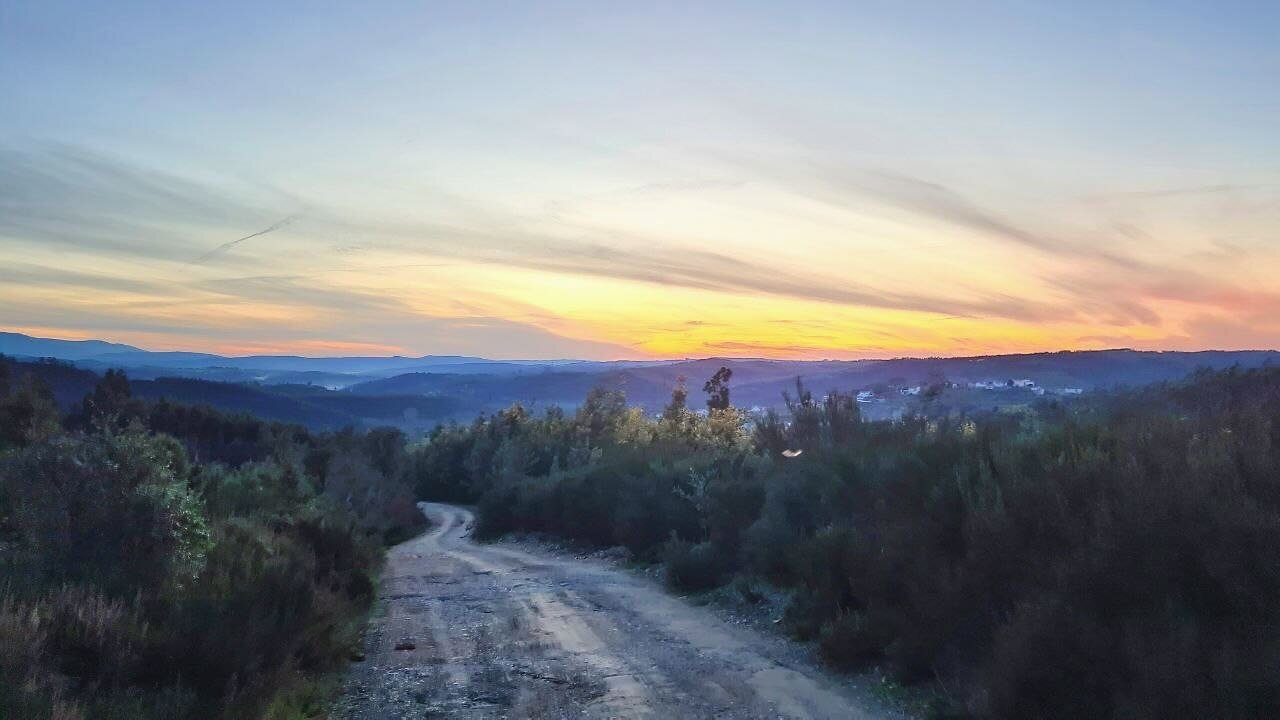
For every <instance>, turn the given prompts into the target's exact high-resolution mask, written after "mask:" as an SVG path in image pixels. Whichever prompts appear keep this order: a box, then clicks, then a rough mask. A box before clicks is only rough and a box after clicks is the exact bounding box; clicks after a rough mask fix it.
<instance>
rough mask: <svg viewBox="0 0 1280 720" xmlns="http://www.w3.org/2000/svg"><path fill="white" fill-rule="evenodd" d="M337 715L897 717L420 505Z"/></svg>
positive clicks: (701, 624) (622, 583)
mask: <svg viewBox="0 0 1280 720" xmlns="http://www.w3.org/2000/svg"><path fill="white" fill-rule="evenodd" d="M422 507H423V510H424V512H426V513H427V516H428V517H429V519H430V520H431V523H432V527H431V530H430V531H429V532H428V533H427V534H425V535H422V536H420V537H418V538H415V539H413V540H410V541H408V542H406V543H404V544H401V545H399V546H397V547H395V548H393V549H392V550H391V551H390V553H389V557H388V561H387V566H386V569H385V573H384V576H383V581H382V588H381V593H380V597H379V601H378V606H377V609H376V610H375V613H374V618H373V620H372V621H371V623H370V627H369V630H368V633H367V636H366V645H367V647H366V655H365V659H364V660H362V661H360V662H356V663H354V664H353V666H352V670H351V672H350V674H349V676H348V678H347V680H346V684H345V689H344V692H343V695H342V697H341V698H340V699H339V701H338V703H337V705H336V707H335V709H334V713H333V717H335V718H351V719H355V718H370V719H382V718H434V717H439V718H508V717H510V718H641V717H651V718H724V719H726V720H732V719H735V718H857V719H865V718H893V717H899V715H898V713H896V712H894V711H892V710H890V709H887V708H885V707H884V706H883V705H882V704H881V703H879V702H878V701H877V700H876V699H875V698H873V697H871V696H870V695H869V693H868V692H867V691H866V689H865V688H864V687H859V686H858V685H857V684H856V683H854V682H851V681H849V680H848V679H845V678H841V677H837V676H834V675H831V674H828V673H826V672H825V671H823V670H821V669H820V668H818V667H816V666H815V665H814V664H813V663H812V662H810V661H809V660H808V658H807V654H806V653H804V652H803V651H801V650H799V649H798V648H797V646H796V645H794V644H793V643H790V642H788V641H787V640H785V639H784V638H781V637H778V636H774V635H772V634H768V633H761V632H758V631H756V630H753V629H750V628H747V627H742V626H739V625H735V624H731V623H728V622H725V621H724V620H723V619H722V618H721V617H720V616H718V615H717V614H716V613H715V612H713V611H712V610H710V609H707V608H703V607H696V606H694V605H691V604H689V603H687V602H685V601H682V600H681V599H679V598H677V597H673V596H671V595H669V594H667V593H665V592H664V591H663V590H662V588H660V587H658V586H657V585H656V584H655V583H653V582H652V581H651V580H649V579H647V578H643V577H637V576H635V575H633V574H630V573H627V572H625V571H621V570H618V569H616V568H613V567H610V566H609V565H608V564H607V563H605V562H602V561H594V560H579V559H573V558H567V557H564V556H561V555H554V554H550V553H542V552H536V553H535V552H529V551H526V550H521V549H516V548H514V547H511V546H509V545H508V546H504V545H503V544H501V543H497V544H492V545H479V544H476V543H473V542H472V541H471V540H470V531H471V525H472V522H473V518H472V515H471V513H470V512H469V511H467V510H465V509H463V508H458V507H453V506H449V505H441V504H433V503H424V504H423V505H422Z"/></svg>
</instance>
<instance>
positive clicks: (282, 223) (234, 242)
mask: <svg viewBox="0 0 1280 720" xmlns="http://www.w3.org/2000/svg"><path fill="white" fill-rule="evenodd" d="M297 219H298V216H297V215H290V216H289V217H287V218H285V219H283V220H281V221H279V222H277V223H276V224H274V225H272V226H271V227H268V228H264V229H262V230H259V231H258V232H256V233H253V234H252V235H245V236H244V237H242V238H237V239H235V240H232V241H231V242H225V243H223V244H221V245H219V246H218V247H216V248H214V249H212V250H210V251H209V252H207V253H205V254H203V255H201V256H200V257H198V258H196V259H195V260H193V261H192V264H193V265H199V264H201V263H204V262H207V261H209V260H212V259H213V258H215V257H217V256H218V255H221V254H222V253H224V252H226V251H228V250H230V249H231V248H233V247H235V246H237V245H239V244H240V243H242V242H244V241H245V240H252V239H253V238H256V237H259V236H261V235H266V234H267V233H269V232H275V231H276V230H279V229H280V228H282V227H284V226H286V225H288V224H289V223H291V222H293V221H294V220H297Z"/></svg>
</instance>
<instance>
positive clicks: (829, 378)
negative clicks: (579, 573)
mask: <svg viewBox="0 0 1280 720" xmlns="http://www.w3.org/2000/svg"><path fill="white" fill-rule="evenodd" d="M0 354H4V355H10V356H15V357H18V358H42V357H53V358H58V359H60V360H63V361H67V362H70V363H72V364H73V365H74V366H75V367H76V368H79V369H81V370H85V371H92V372H93V373H98V374H100V373H102V372H104V371H106V370H107V369H110V368H119V369H123V370H125V371H126V372H127V373H128V375H129V377H130V378H131V379H132V380H134V381H135V382H137V383H138V387H139V388H140V393H141V394H144V395H149V396H161V395H163V396H166V397H172V398H174V399H179V400H182V401H184V402H207V403H209V404H213V405H215V406H218V407H222V408H223V409H242V410H246V411H250V412H254V413H258V414H263V415H264V416H267V417H270V418H273V419H282V420H288V421H292V422H304V423H307V424H310V425H312V426H314V427H333V426H335V425H337V424H342V423H354V424H372V423H384V424H395V425H399V426H401V427H405V428H406V429H414V430H420V429H422V428H423V427H426V426H429V425H430V424H431V423H433V422H439V421H447V420H460V421H467V420H470V419H471V418H473V417H475V416H476V415H477V414H479V413H481V412H493V411H496V410H498V409H501V408H504V407H507V406H510V405H511V404H512V403H516V402H519V403H523V404H525V405H527V406H531V407H534V408H545V407H548V406H551V405H558V406H561V407H565V408H573V407H576V406H577V405H578V404H579V403H581V402H582V400H583V398H584V397H586V395H587V393H588V392H589V391H590V390H591V389H592V388H595V387H605V388H609V389H615V390H622V391H624V392H625V393H626V394H627V397H628V400H629V401H630V402H632V403H633V404H636V405H640V406H642V407H644V408H645V409H647V410H650V411H656V410H658V409H660V408H661V407H662V406H663V404H665V403H666V402H667V401H668V399H669V398H670V397H671V390H672V389H673V388H674V387H675V386H676V385H677V384H679V383H680V382H685V384H686V385H687V386H688V388H689V389H690V390H691V391H692V392H693V395H694V397H693V398H691V399H690V403H691V405H694V406H697V405H698V404H699V401H698V398H697V393H698V390H699V389H700V388H701V386H702V382H703V381H704V380H705V379H706V378H708V377H710V376H711V375H712V374H713V373H715V371H716V370H717V369H718V368H719V367H721V366H727V367H729V368H730V369H732V370H733V378H732V380H731V382H730V387H731V391H732V400H733V402H734V404H735V405H738V406H740V407H745V408H753V407H756V408H764V407H775V408H776V407H780V406H781V405H782V394H783V392H785V391H788V390H793V389H794V385H795V381H796V378H798V377H799V378H802V379H803V381H804V383H805V385H806V386H807V387H809V388H810V389H811V390H813V391H814V392H817V393H823V392H826V391H829V390H839V391H842V392H851V391H865V392H867V393H868V395H867V404H866V405H864V412H865V413H867V414H868V415H869V416H880V417H884V416H888V417H893V416H896V415H895V414H900V413H901V412H903V411H904V408H906V406H907V404H908V403H909V400H906V399H904V398H909V397H911V392H912V389H913V388H918V387H920V386H923V385H927V384H936V383H939V382H941V381H944V380H945V381H947V382H948V384H949V386H950V387H951V388H953V390H954V395H955V397H956V398H958V399H957V402H959V403H961V404H962V406H964V407H984V406H985V407H986V408H987V409H990V408H991V407H993V406H994V405H999V404H1006V405H1016V404H1018V403H1020V402H1024V401H1025V400H1027V397H1024V396H1031V395H1034V394H1035V393H1040V394H1044V393H1048V394H1051V395H1066V394H1071V393H1075V392H1082V391H1086V390H1090V389H1095V388H1106V387H1110V386H1118V385H1141V384H1146V383H1152V382H1159V381H1164V380H1176V379H1180V378H1183V377H1185V376H1186V375H1188V374H1190V373H1191V372H1192V371H1194V370H1196V369H1197V368H1201V367H1204V368H1211V369H1222V368H1227V367H1231V366H1233V365H1239V366H1242V367H1257V366H1261V365H1264V364H1267V363H1280V352H1276V351H1272V350H1243V351H1219V350H1211V351H1203V352H1174V351H1164V352H1160V351H1139V350H1089V351H1060V352H1044V353H1027V354H1019V355H985V356H974V357H957V358H941V357H935V358H896V359H891V360H813V361H801V360H771V359H761V358H701V359H691V360H624V361H613V362H602V361H590V360H546V361H543V360H490V359H486V358H477V357H466V356H453V355H447V356H431V355H426V356H423V357H416V358H414V357H400V356H393V357H326V358H308V357H299V356H287V355H261V356H245V357H225V356H221V355H212V354H207V353H188V352H149V351H146V350H140V349H138V348H134V347H131V346H128V345H120V344H117V343H108V342H102V341H96V340H86V341H69V340H51V339H45V338H34V337H29V336H25V335H19V334H16V333H0ZM50 372H52V371H50ZM1015 382H1016V383H1017V384H1018V385H1021V386H1024V387H1023V389H1022V392H1021V394H1018V393H1000V392H999V390H1001V389H1003V388H1004V387H1005V386H1006V385H1008V386H1011V387H1012V386H1013V385H1014V384H1015ZM78 385H80V386H82V385H83V381H82V382H80V383H79V384H78ZM1033 390H1034V392H1033ZM77 392H82V388H78V389H77ZM78 397H79V396H76V397H75V398H74V399H77V400H78Z"/></svg>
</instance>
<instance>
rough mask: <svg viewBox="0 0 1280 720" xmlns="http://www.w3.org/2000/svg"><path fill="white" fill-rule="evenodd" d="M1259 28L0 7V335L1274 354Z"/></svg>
mask: <svg viewBox="0 0 1280 720" xmlns="http://www.w3.org/2000/svg"><path fill="white" fill-rule="evenodd" d="M1277 128H1280V3H1276V2H1270V1H1267V2H1254V3H1249V2H1231V1H1229V0H1228V1H1226V2H1216V3H1205V2H1181V1H1178V0H1166V1H1163V2H1105V3H1104V2H1079V3H1064V2H1060V1H1058V0H1055V1H1053V2H1033V1H1031V0H1019V1H1014V0H1010V1H1008V2H963V3H962V2H899V1H896V0H894V1H888V0H886V1H884V2H861V1H856V0H846V1H841V2H788V3H777V2H769V3H763V2H762V3H754V2H734V3H722V2H697V3H689V2H680V3H664V2H654V3H608V2H606V3H601V2H587V3H556V2H538V3H529V2H510V3H496V2H476V1H469V2H457V3H454V2H403V1H400V2H378V1H371V2H361V3H315V2H298V3H290V2H273V3H256V2H255V3H248V2H219V3H187V2H163V3H161V2H155V3H134V2H112V3H100V2H83V3H66V2H58V1H57V0H43V1H42V2H20V1H17V0H0V328H2V329H8V330H12V331H17V332H25V333H28V334H33V335H39V336H45V337H61V338H98V339H108V340H113V341H118V342H127V343H131V344H134V345H139V346H142V347H147V348H152V349H184V350H201V351H212V352H221V353H229V354H251V353H267V352H271V353H275V352H288V353H298V354H307V355H352V354H392V353H397V354H413V355H418V354H467V355H480V356H487V357H521V358H552V357H578V358H599V359H612V358H648V357H702V356H750V357H787V358H802V359H807V358H874V357H898V356H921V355H974V354H988V353H1011V352H1035V351H1043V350H1061V349H1098V348H1115V347H1133V348H1143V349H1171V350H1191V349H1208V348H1217V349H1245V348H1277V347H1280V132H1277Z"/></svg>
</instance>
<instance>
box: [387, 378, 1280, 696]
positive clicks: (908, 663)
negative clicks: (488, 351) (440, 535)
mask: <svg viewBox="0 0 1280 720" xmlns="http://www.w3.org/2000/svg"><path fill="white" fill-rule="evenodd" d="M728 380H729V378H728V377H726V376H725V374H717V376H716V377H714V378H712V380H711V381H709V382H708V384H707V386H706V388H705V389H706V390H707V392H708V395H709V401H708V405H709V408H710V409H709V411H708V412H706V413H695V412H692V411H691V410H690V409H689V408H688V407H686V392H685V390H684V389H683V388H679V389H677V390H676V392H675V393H674V395H673V397H672V401H671V403H670V405H668V407H667V408H666V410H665V411H664V412H663V413H662V415H661V416H660V417H657V418H655V417H650V416H647V415H645V414H644V413H643V412H641V411H640V410H638V409H635V408H628V406H627V404H626V401H625V398H624V397H623V396H621V395H620V394H618V393H616V392H608V391H603V390H597V391H593V392H592V393H591V394H590V396H589V397H588V398H587V400H586V402H585V403H584V404H583V405H582V406H581V407H580V408H579V409H578V410H577V411H576V413H574V414H572V415H569V414H565V413H563V412H561V411H559V410H555V409H552V410H549V411H548V412H546V413H545V414H544V415H542V416H539V417H533V416H530V415H529V414H528V413H527V412H525V411H524V410H523V409H522V408H520V407H518V406H516V407H512V408H511V409H509V410H506V411H503V412H501V413H497V414H495V415H493V416H492V417H482V418H480V419H478V420H476V421H475V422H474V423H473V424H471V425H469V426H457V425H455V426H450V427H445V428H441V429H439V430H438V431H437V432H436V433H434V435H433V436H432V437H431V438H430V441H429V442H428V443H427V444H425V445H424V446H423V447H422V448H421V449H420V450H419V451H417V452H415V453H414V454H413V458H412V462H413V464H414V466H415V467H414V472H413V475H414V477H416V478H417V479H418V483H419V486H418V492H419V493H420V495H421V496H422V497H425V498H433V499H443V500H454V501H476V502H478V505H479V509H480V516H479V527H478V531H479V532H480V533H481V534H485V535H488V536H491V537H492V536H497V535H501V534H503V533H506V532H509V531H513V530H534V531H542V532H547V533H555V534H558V535H561V536H565V537H568V538H572V539H576V540H579V541H583V542H587V543H592V544H597V545H622V546H625V547H626V548H628V549H629V550H630V551H631V552H632V553H634V554H635V555H636V556H637V557H638V558H641V559H648V560H653V561H662V562H664V563H665V572H666V575H667V578H668V580H669V582H670V583H671V584H672V585H673V586H676V587H678V588H680V589H681V590H700V589H709V588H713V587H716V586H720V585H724V584H726V583H729V582H731V581H734V578H735V577H736V578H738V580H737V583H739V584H742V585H743V587H750V584H751V583H757V582H767V583H769V584H771V585H773V586H775V587H777V588H782V589H784V590H785V591H786V592H787V593H788V594H789V596H790V603H789V607H788V609H787V611H786V615H785V618H786V626H787V627H788V628H789V629H790V630H791V631H792V632H793V633H795V634H796V635H797V636H799V637H801V638H808V639H814V640H816V641H817V642H818V645H819V647H820V648H821V652H822V654H823V655H824V656H825V657H826V658H827V659H828V660H829V661H830V662H831V663H833V664H835V665H838V666H841V667H846V668H863V667H868V666H872V665H876V666H880V667H882V668H885V669H887V670H888V671H889V672H891V673H892V674H894V675H895V676H896V677H897V678H899V679H900V680H902V681H904V682H919V683H932V685H933V687H935V688H937V689H938V694H939V698H940V699H939V707H940V709H942V710H943V711H945V712H957V713H962V714H967V715H973V716H989V717H997V718H1082V717H1117V718H1119V717H1124V718H1169V717H1214V718H1248V717H1267V716H1273V712H1274V710H1275V708H1277V707H1280V674H1277V673H1276V672H1275V668H1276V667H1280V624H1278V623H1277V621H1280V603H1277V602H1276V600H1277V599H1278V598H1280V422H1278V420H1280V369H1276V368H1266V369H1261V370H1249V371H1240V370H1228V371H1223V372H1216V373H1213V372H1202V373H1199V374H1197V375H1195V376H1194V377H1192V378H1191V379H1190V380H1188V381H1186V382H1181V383H1174V384H1164V385H1157V386H1152V387H1149V388H1146V389H1142V390H1135V391H1124V392H1117V393H1114V394H1111V395H1109V396H1105V397H1103V396H1097V397H1095V398H1092V399H1086V400H1084V401H1081V402H1078V403H1075V404H1073V405H1071V406H1070V407H1062V406H1059V405H1056V404H1054V403H1042V404H1040V405H1038V406H1036V407H1034V408H1030V409H1028V410H1027V411H1026V412H1022V413H1017V414H1008V413H1002V414H988V415H983V416H967V417H966V416H963V415H955V414H942V413H936V412H932V413H931V412H929V407H928V398H927V397H926V398H925V405H923V406H922V407H921V412H920V413H918V414H917V415H916V416H913V417H909V418H908V419H906V420H902V421H895V422H863V421H862V420H861V418H860V417H859V412H858V406H857V404H856V403H855V402H854V401H853V399H852V398H851V397H849V396H848V395H845V394H841V393H831V394H829V395H827V396H826V397H823V398H816V397H814V396H813V395H812V394H811V393H810V392H809V391H808V390H806V389H805V388H804V387H803V386H801V385H799V383H797V387H796V391H795V392H794V393H793V394H792V395H791V396H790V397H788V398H787V405H788V409H789V412H788V414H787V416H786V417H785V418H784V417H783V416H780V415H778V414H774V413H766V414H763V415H760V416H758V417H753V418H748V417H747V416H746V415H744V413H743V412H741V411H740V410H738V409H735V408H734V407H733V406H732V405H731V404H730V403H729V393H728V390H727V381H728ZM926 395H927V394H926ZM796 451H800V453H799V454H797V453H796ZM744 595H750V593H744Z"/></svg>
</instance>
